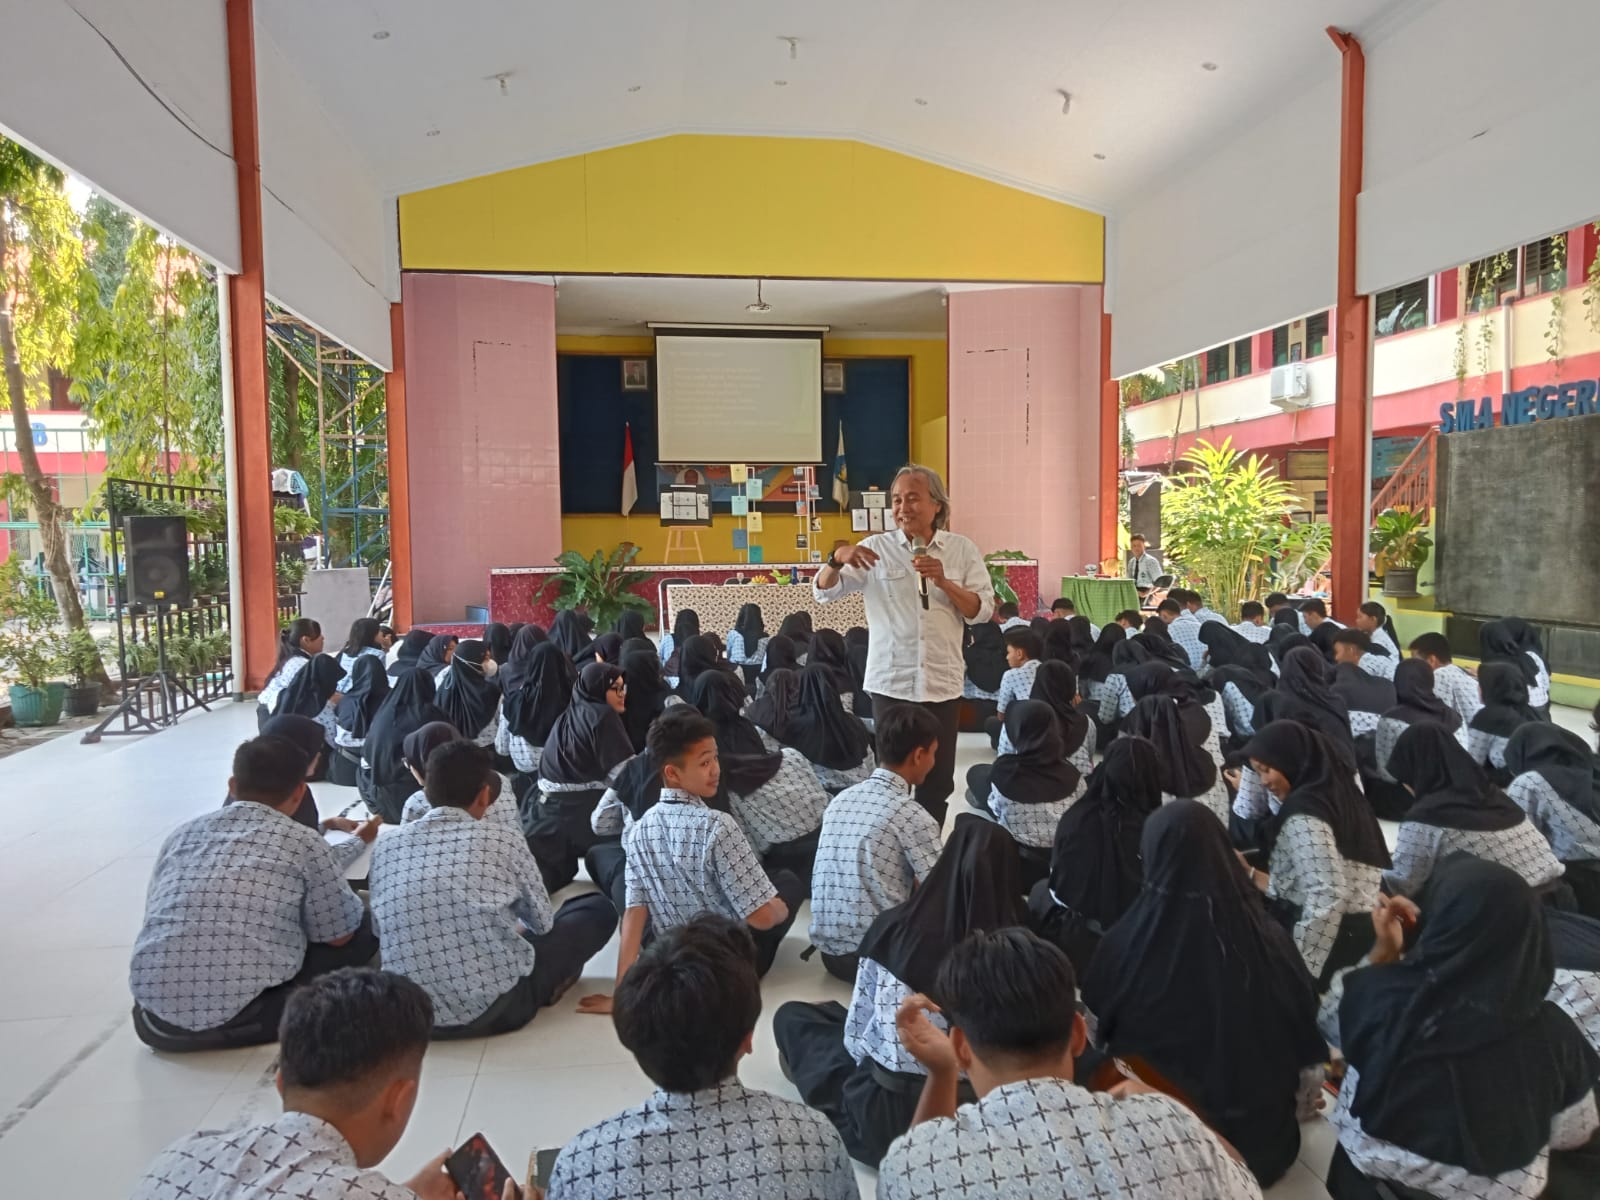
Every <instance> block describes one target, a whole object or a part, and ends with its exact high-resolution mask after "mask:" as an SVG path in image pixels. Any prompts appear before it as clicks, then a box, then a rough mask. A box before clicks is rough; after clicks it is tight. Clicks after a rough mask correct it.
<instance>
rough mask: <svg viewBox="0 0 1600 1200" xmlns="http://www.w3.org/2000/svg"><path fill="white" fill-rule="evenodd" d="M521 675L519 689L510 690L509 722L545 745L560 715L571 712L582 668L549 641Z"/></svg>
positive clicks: (533, 742) (521, 734) (517, 732)
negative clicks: (570, 704) (573, 688)
mask: <svg viewBox="0 0 1600 1200" xmlns="http://www.w3.org/2000/svg"><path fill="white" fill-rule="evenodd" d="M524 632H526V631H524ZM520 674H521V681H520V682H519V683H518V685H517V688H516V690H515V691H508V692H507V693H506V707H505V714H506V724H507V725H508V726H510V727H511V732H512V733H513V734H515V735H516V736H517V737H519V738H521V739H522V740H523V741H525V742H527V743H528V745H530V746H541V747H542V746H543V745H544V743H545V739H547V738H548V737H549V736H550V731H551V730H552V729H553V728H555V723H556V718H557V717H559V716H560V715H561V714H562V713H564V712H566V711H567V705H568V704H569V703H570V702H571V700H572V687H573V685H574V684H575V683H577V682H578V669H577V668H576V667H574V666H573V665H572V659H570V658H568V657H567V653H566V651H564V650H563V649H562V648H561V647H560V646H558V645H556V644H555V643H554V642H549V641H546V642H540V643H539V644H538V645H536V646H535V647H534V648H533V650H532V651H531V652H530V653H529V655H528V659H527V662H526V663H525V664H524V666H523V669H522V671H521V673H520Z"/></svg>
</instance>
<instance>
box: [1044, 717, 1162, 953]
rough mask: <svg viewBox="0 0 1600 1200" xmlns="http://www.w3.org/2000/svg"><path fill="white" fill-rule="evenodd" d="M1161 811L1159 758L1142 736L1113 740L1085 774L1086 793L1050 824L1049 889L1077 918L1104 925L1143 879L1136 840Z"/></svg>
mask: <svg viewBox="0 0 1600 1200" xmlns="http://www.w3.org/2000/svg"><path fill="white" fill-rule="evenodd" d="M1160 807H1161V759H1160V756H1159V755H1158V754H1157V753H1156V748H1155V747H1154V746H1152V745H1151V744H1150V743H1149V742H1147V741H1145V740H1144V739H1143V738H1138V737H1119V738H1117V739H1116V741H1114V742H1112V743H1111V745H1110V746H1108V747H1107V748H1106V753H1105V757H1104V758H1103V759H1102V760H1101V762H1100V765H1099V766H1098V767H1096V768H1095V769H1094V773H1093V774H1091V775H1090V776H1089V788H1088V790H1087V791H1085V792H1084V793H1083V795H1082V796H1080V797H1079V798H1078V799H1077V800H1076V801H1075V802H1074V803H1073V805H1072V807H1071V808H1069V809H1067V811H1066V812H1065V813H1063V814H1062V815H1061V821H1060V823H1059V824H1058V825H1057V826H1056V839H1055V845H1054V847H1053V849H1052V850H1051V852H1050V891H1051V892H1052V893H1053V894H1054V896H1055V898H1056V901H1057V902H1058V903H1060V904H1064V905H1066V906H1067V907H1068V908H1070V909H1071V910H1072V911H1073V912H1075V913H1077V914H1078V915H1079V916H1082V917H1085V918H1087V919H1088V920H1091V921H1095V922H1097V923H1098V924H1099V925H1100V927H1101V928H1102V929H1109V928H1111V926H1112V924H1113V922H1115V921H1116V920H1117V918H1118V917H1120V916H1122V914H1123V913H1124V912H1126V911H1127V908H1128V906H1129V905H1130V904H1132V903H1133V898H1134V897H1135V896H1137V895H1138V894H1139V887H1140V884H1141V883H1142V881H1143V879H1144V874H1143V870H1142V868H1141V867H1140V858H1139V835H1140V831H1141V830H1142V829H1143V828H1144V822H1145V818H1146V817H1148V816H1149V815H1150V814H1151V813H1153V812H1155V811H1156V809H1158V808H1160Z"/></svg>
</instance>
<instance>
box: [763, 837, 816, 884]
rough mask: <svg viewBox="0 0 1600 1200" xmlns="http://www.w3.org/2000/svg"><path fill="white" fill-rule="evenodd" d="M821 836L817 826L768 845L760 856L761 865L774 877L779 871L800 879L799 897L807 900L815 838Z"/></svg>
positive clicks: (813, 858) (814, 852) (814, 856)
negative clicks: (788, 838)
mask: <svg viewBox="0 0 1600 1200" xmlns="http://www.w3.org/2000/svg"><path fill="white" fill-rule="evenodd" d="M821 836H822V830H821V829H820V828H819V829H816V830H813V831H812V832H811V833H808V834H806V835H805V836H804V837H797V838H795V839H794V840H793V841H792V842H778V843H777V844H776V845H772V846H769V847H767V852H766V853H765V854H763V855H762V856H761V865H762V866H763V867H765V868H766V869H767V874H768V875H771V876H774V877H775V876H776V875H777V874H778V872H780V871H789V872H792V873H793V875H794V876H795V878H796V879H798V880H799V881H800V888H801V893H800V895H801V899H806V900H808V899H810V898H811V869H812V867H814V866H815V865H816V861H817V839H818V838H820V837H821Z"/></svg>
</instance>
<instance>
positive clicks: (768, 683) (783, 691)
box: [747, 667, 800, 742]
mask: <svg viewBox="0 0 1600 1200" xmlns="http://www.w3.org/2000/svg"><path fill="white" fill-rule="evenodd" d="M764 683H765V687H764V688H763V690H762V692H761V695H760V696H758V697H756V701H755V703H754V704H752V705H751V706H750V711H749V713H748V714H747V715H748V718H749V720H750V723H751V724H752V725H756V726H758V727H759V728H761V729H765V730H766V731H767V732H768V733H769V734H771V735H772V736H773V738H775V739H776V740H778V741H780V742H787V741H788V740H789V721H790V718H791V716H792V715H793V713H794V709H795V705H796V704H798V703H799V701H800V672H799V671H796V670H794V669H793V668H792V667H774V668H773V669H772V670H771V671H769V672H768V673H767V675H766V678H765V680H764Z"/></svg>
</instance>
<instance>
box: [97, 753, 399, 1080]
mask: <svg viewBox="0 0 1600 1200" xmlns="http://www.w3.org/2000/svg"><path fill="white" fill-rule="evenodd" d="M305 774H306V759H305V756H304V755H303V754H301V753H299V752H298V751H297V750H296V749H295V748H294V746H293V745H292V744H291V743H288V742H285V741H283V740H282V739H280V738H267V737H258V738H253V739H252V740H250V741H248V742H245V743H244V744H243V745H241V746H240V747H239V748H238V750H236V751H235V752H234V755H233V775H232V777H231V778H230V779H229V780H228V793H229V794H230V795H231V796H233V797H234V800H235V803H233V804H229V805H226V806H224V807H222V808H219V809H217V810H216V811H214V812H208V813H204V814H202V815H201V816H198V817H196V818H195V819H194V820H192V821H186V822H185V823H184V824H182V825H180V826H178V828H177V829H176V830H174V831H173V833H172V835H171V836H170V837H168V838H167V840H166V843H165V844H164V845H163V846H162V847H161V852H160V854H158V855H157V856H156V863H155V868H154V869H153V870H152V872H151V875H150V888H149V892H148V894H147V898H146V900H145V914H144V927H143V928H142V929H141V930H140V931H139V938H138V940H137V941H136V942H135V943H134V946H133V962H132V965H131V966H130V968H129V971H128V977H129V984H130V986H131V988H132V991H133V1000H134V1007H133V1028H134V1032H135V1033H137V1034H138V1035H139V1040H140V1041H142V1042H144V1043H145V1045H147V1046H153V1047H155V1048H156V1049H157V1050H174V1051H176V1050H216V1049H221V1048H223V1047H226V1046H256V1045H260V1044H262V1043H263V1042H271V1041H273V1040H275V1039H276V1038H277V1036H278V1018H279V1017H281V1016H282V1015H283V1006H284V1003H285V1001H287V1000H288V998H289V994H290V992H292V991H293V990H294V989H295V988H296V987H298V986H299V985H301V984H303V983H306V982H307V981H308V980H310V979H312V978H314V977H315V976H317V975H323V974H326V973H327V972H329V971H333V970H337V969H338V968H339V967H349V966H360V965H362V964H364V963H366V962H368V961H370V960H371V958H372V956H373V955H374V954H375V953H377V949H378V939H377V937H376V936H374V934H373V932H372V926H371V922H370V920H369V919H368V917H367V915H366V913H365V911H364V910H363V908H362V904H361V900H360V898H359V897H358V896H357V895H356V894H355V893H354V892H353V891H351V890H350V886H349V885H348V884H347V883H345V880H344V871H343V870H342V869H341V868H340V866H339V864H338V862H337V861H335V859H334V856H333V852H332V851H331V850H330V849H329V848H328V843H327V842H325V841H323V840H322V838H321V837H320V836H319V835H318V834H317V833H316V832H315V831H313V830H311V829H307V828H306V827H305V826H304V825H302V824H300V823H299V822H297V821H296V820H295V819H294V813H295V811H296V810H297V809H298V808H299V807H300V801H301V799H302V797H303V796H304V793H305V787H306V779H305Z"/></svg>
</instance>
